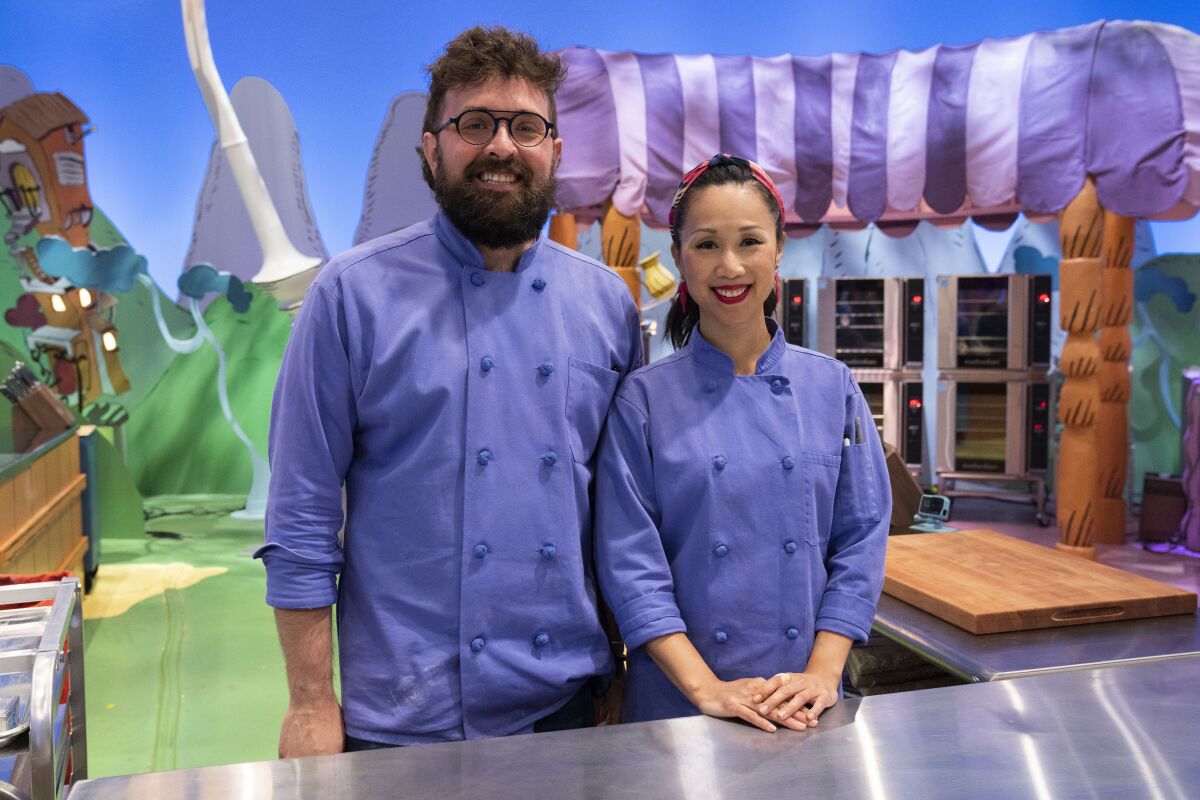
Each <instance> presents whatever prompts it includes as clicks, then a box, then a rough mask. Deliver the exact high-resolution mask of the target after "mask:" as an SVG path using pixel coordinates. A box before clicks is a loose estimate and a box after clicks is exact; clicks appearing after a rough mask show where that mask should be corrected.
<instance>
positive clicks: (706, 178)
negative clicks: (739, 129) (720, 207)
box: [663, 159, 784, 350]
mask: <svg viewBox="0 0 1200 800" xmlns="http://www.w3.org/2000/svg"><path fill="white" fill-rule="evenodd" d="M746 184H749V185H752V186H754V188H755V190H756V191H757V192H758V194H759V196H761V197H762V199H763V202H764V203H766V204H767V208H768V209H770V211H771V216H772V217H774V218H775V243H776V244H778V243H779V242H781V241H783V236H784V232H783V213H782V211H781V209H780V208H779V204H778V203H777V202H776V201H775V196H774V195H773V194H772V193H771V190H770V189H768V188H767V187H766V186H763V185H762V184H761V183H759V182H758V180H757V179H756V178H755V177H754V173H752V172H751V171H750V168H749V167H748V166H746V164H745V163H744V162H739V161H735V160H732V159H726V160H723V161H721V162H720V163H718V164H716V165H715V166H711V167H709V168H708V169H706V170H705V171H704V172H702V173H701V174H700V177H699V178H697V179H696V181H695V183H693V184H692V185H691V186H689V187H688V189H687V191H686V192H684V194H683V197H682V198H680V200H679V205H677V206H676V207H675V225H674V227H672V228H671V243H672V244H673V245H675V250H676V251H679V250H680V243H679V231H681V230H683V226H684V224H685V221H686V220H687V213H688V207H689V206H690V205H691V201H692V199H693V198H694V197H695V195H696V193H697V192H698V191H699V190H701V189H707V188H709V187H712V186H727V185H735V186H742V185H746ZM675 266H676V268H677V269H678V270H679V275H680V277H681V278H682V277H683V267H682V265H680V264H676V265H675ZM778 302H779V298H778V296H776V294H775V289H774V287H772V289H771V293H770V294H769V295H767V299H766V301H765V302H764V303H763V316H767V317H769V316H771V315H772V314H773V313H775V306H776V304H777V303H778ZM681 305H682V304H681V303H680V301H679V295H675V297H673V298H672V299H671V306H670V308H669V309H667V319H666V322H665V323H664V325H663V329H664V333H665V334H666V337H667V340H668V341H670V342H671V346H672V347H674V348H675V349H676V350H678V349H679V348H681V347H683V346H684V345H685V344H687V342H688V339H690V338H691V335H692V329H693V328H695V327H696V325H697V324H698V323H699V322H700V308H699V306H697V305H696V301H695V300H693V301H692V302H690V303H688V304H687V311H686V312H685V311H684V310H683V309H682V308H681Z"/></svg>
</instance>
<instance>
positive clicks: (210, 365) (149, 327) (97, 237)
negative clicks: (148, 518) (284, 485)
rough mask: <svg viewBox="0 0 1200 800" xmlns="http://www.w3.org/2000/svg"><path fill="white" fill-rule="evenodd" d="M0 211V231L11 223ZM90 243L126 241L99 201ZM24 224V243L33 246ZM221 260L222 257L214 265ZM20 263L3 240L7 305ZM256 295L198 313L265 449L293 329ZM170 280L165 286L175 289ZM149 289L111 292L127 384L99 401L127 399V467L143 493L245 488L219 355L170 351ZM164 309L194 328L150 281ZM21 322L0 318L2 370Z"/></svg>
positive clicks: (237, 408)
mask: <svg viewBox="0 0 1200 800" xmlns="http://www.w3.org/2000/svg"><path fill="white" fill-rule="evenodd" d="M9 226H10V223H9V219H8V216H7V215H6V214H0V238H2V237H3V235H4V234H5V233H6V232H7V230H8V229H9ZM91 234H92V243H93V244H94V245H95V246H96V247H97V248H101V249H105V248H109V247H114V246H116V245H119V244H128V242H127V241H126V239H125V237H124V236H122V235H121V232H120V231H119V230H118V229H117V227H116V226H115V225H114V224H113V223H112V221H111V220H109V219H108V218H107V217H106V216H105V215H104V214H103V213H101V212H100V211H99V210H97V211H96V212H95V214H94V216H93V219H92V226H91ZM38 238H39V237H38V235H37V234H36V233H30V234H29V235H28V236H26V237H25V239H24V240H22V242H21V243H22V244H25V245H29V246H33V245H34V244H36V241H37V239H38ZM218 266H219V265H218ZM19 274H20V271H19V267H18V265H17V263H16V261H15V260H14V259H13V257H12V256H11V255H10V254H9V252H8V248H7V247H0V310H2V309H7V308H11V307H12V306H13V305H15V303H16V299H17V297H19V296H20V295H21V294H22V289H21V285H20V282H19V280H18V278H19ZM246 288H247V289H248V290H249V291H250V292H251V294H252V296H253V298H254V299H253V300H252V302H251V304H250V308H249V310H248V311H247V312H246V313H245V314H238V313H237V312H235V311H234V310H233V308H232V306H230V304H229V302H228V301H227V300H225V299H224V298H220V299H218V300H215V301H214V302H212V303H211V304H210V305H209V306H208V308H207V309H206V310H205V312H204V318H205V320H206V321H207V322H208V325H209V327H210V328H211V329H212V331H213V334H214V335H215V336H216V337H217V339H218V340H219V341H220V342H221V343H222V346H223V347H224V348H225V353H226V358H227V363H228V369H229V376H228V386H229V397H230V403H231V405H232V408H233V412H234V415H235V416H236V418H237V420H238V422H239V424H240V425H241V426H242V429H243V430H245V431H246V433H247V435H248V436H250V438H251V440H252V441H253V442H254V443H255V445H256V446H257V447H258V448H259V450H260V452H261V453H262V454H263V455H265V454H266V449H267V424H268V420H269V418H270V407H271V393H272V391H273V390H274V386H275V379H276V376H277V375H278V373H279V364H280V361H281V360H282V358H283V349H284V346H285V345H286V343H287V338H288V335H289V333H290V331H291V317H290V316H288V315H287V314H286V313H285V312H282V311H280V310H279V309H278V307H277V306H276V305H275V304H274V302H272V300H271V298H269V297H267V296H265V295H263V294H262V293H261V292H259V291H258V290H257V289H256V288H254V287H253V286H247V287H246ZM173 290H174V287H170V291H172V292H173ZM150 291H151V290H149V289H147V288H146V287H145V286H144V285H142V284H141V283H135V284H134V287H133V290H132V291H130V292H115V293H114V294H113V296H114V297H115V298H116V299H117V306H116V308H115V310H114V312H113V318H112V319H113V322H114V323H115V324H116V326H117V332H118V343H119V346H120V356H121V364H122V366H123V367H124V369H125V372H126V374H127V375H128V376H129V381H130V383H131V385H132V388H131V389H130V391H128V392H126V393H125V394H123V395H120V396H118V397H111V396H104V397H102V398H101V401H103V402H109V403H116V404H119V405H122V406H124V407H125V408H126V409H127V410H128V412H129V422H128V423H127V425H126V429H125V431H126V442H127V450H128V455H127V458H128V468H129V470H130V473H131V475H132V478H133V482H134V483H135V484H136V485H137V488H138V490H139V491H140V492H141V493H142V495H147V496H148V495H158V494H245V493H246V492H247V491H248V490H249V487H250V477H251V467H250V460H249V457H248V455H247V453H246V449H245V447H244V446H243V445H242V443H241V441H240V440H239V439H238V438H237V437H236V436H235V435H234V433H233V430H232V429H231V428H230V427H229V424H228V423H227V422H226V420H225V417H224V415H223V414H222V413H221V408H220V403H219V401H218V398H217V388H216V380H217V356H216V353H215V352H214V350H213V348H212V347H210V346H208V345H205V346H203V347H202V348H201V349H200V350H198V351H197V352H195V353H190V354H187V355H180V354H177V353H175V352H174V351H173V350H171V349H170V347H168V346H167V344H166V342H164V341H163V338H162V335H161V334H160V333H159V330H158V325H157V323H156V321H155V317H154V308H153V303H152V297H151V294H150ZM154 291H156V292H157V293H158V296H159V300H160V304H161V307H162V312H163V318H164V320H165V321H166V323H167V327H168V329H169V330H170V331H171V333H172V335H173V336H175V337H176V338H188V337H191V336H192V335H193V334H194V333H195V324H194V323H193V321H192V318H191V314H190V313H189V312H188V311H186V310H184V309H183V308H180V307H179V306H177V305H175V302H174V301H173V300H172V299H171V298H170V296H169V295H168V294H167V293H166V292H164V291H163V290H162V289H161V288H159V287H157V286H156V287H155V288H154ZM25 333H26V331H25V329H21V328H13V327H11V326H9V325H7V324H5V323H4V322H3V321H0V370H3V373H7V372H8V370H9V369H10V368H11V367H12V365H13V363H14V362H15V361H18V360H20V361H26V362H28V361H29V360H30V359H29V353H28V351H27V348H26V346H25ZM9 425H10V421H9V414H8V413H7V410H5V411H4V413H0V434H5V435H7V429H8V427H9Z"/></svg>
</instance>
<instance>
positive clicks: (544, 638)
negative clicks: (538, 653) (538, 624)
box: [533, 631, 550, 647]
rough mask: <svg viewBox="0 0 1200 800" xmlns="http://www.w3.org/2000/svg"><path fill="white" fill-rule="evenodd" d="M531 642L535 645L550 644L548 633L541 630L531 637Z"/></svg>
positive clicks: (543, 645)
mask: <svg viewBox="0 0 1200 800" xmlns="http://www.w3.org/2000/svg"><path fill="white" fill-rule="evenodd" d="M533 644H534V646H535V647H545V646H546V645H548V644H550V634H548V633H546V632H545V631H542V632H541V633H539V634H538V635H537V636H534V637H533Z"/></svg>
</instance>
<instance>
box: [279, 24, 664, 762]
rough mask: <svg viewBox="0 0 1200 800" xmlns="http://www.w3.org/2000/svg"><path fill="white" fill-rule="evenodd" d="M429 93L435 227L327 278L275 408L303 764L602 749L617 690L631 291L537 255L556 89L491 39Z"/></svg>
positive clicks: (569, 256) (499, 31)
mask: <svg viewBox="0 0 1200 800" xmlns="http://www.w3.org/2000/svg"><path fill="white" fill-rule="evenodd" d="M429 72H430V87H429V101H428V108H427V111H426V115H425V128H424V130H425V133H424V135H423V140H422V143H421V146H420V147H419V148H418V150H419V153H420V156H421V158H422V165H423V169H424V172H425V179H426V181H428V182H429V184H430V186H431V187H432V188H433V190H434V194H435V196H436V198H437V202H438V205H439V206H440V209H441V210H440V211H439V213H438V214H437V215H436V216H434V217H433V219H431V220H428V221H426V222H423V223H420V224H418V225H414V226H413V227H411V228H407V229H405V230H402V231H398V232H396V233H393V234H389V235H387V236H384V237H381V238H379V239H377V240H374V241H372V242H367V243H365V244H363V245H360V246H359V247H356V248H354V249H352V250H350V251H348V252H346V253H343V254H342V255H340V256H338V257H337V258H335V259H333V260H332V261H330V262H329V264H328V265H327V266H326V267H325V268H324V269H323V270H322V271H321V274H320V275H319V276H318V277H317V279H316V281H315V282H314V283H313V285H312V287H311V288H310V289H309V291H308V295H307V297H306V299H305V302H304V306H303V308H302V309H301V311H300V314H299V317H298V318H297V320H296V326H295V330H294V331H293V333H292V338H291V341H290V342H289V343H288V348H287V353H286V354H285V356H284V361H283V366H282V368H281V370H280V374H279V382H278V384H277V386H276V391H275V399H274V404H273V409H272V417H271V437H270V447H271V473H272V476H271V494H270V502H269V506H268V510H267V527H266V539H267V541H266V544H265V545H264V546H263V547H262V548H260V549H259V551H258V553H257V554H256V555H258V556H259V557H261V558H262V559H263V561H264V563H265V564H266V570H267V602H268V603H269V604H270V605H272V606H274V607H275V609H276V612H275V616H276V622H277V625H278V628H279V636H280V641H281V643H282V645H283V651H284V657H285V660H286V663H287V673H288V689H289V696H290V702H289V706H288V711H287V715H286V716H285V718H284V722H283V729H282V732H281V735H280V744H279V751H280V755H281V756H285V757H290V756H300V755H312V754H318V753H330V752H340V751H341V750H342V749H343V748H344V747H345V748H347V749H366V748H371V747H378V746H389V745H407V744H419V743H423V742H443V741H453V740H458V739H474V738H481V737H487V736H499V735H505V734H510V733H518V732H528V731H539V730H555V729H561V728H567V727H579V726H582V725H587V724H591V721H592V707H593V700H592V691H593V684H594V682H595V681H594V679H596V678H597V677H603V676H607V675H609V674H611V672H612V670H613V660H612V656H611V654H610V650H609V644H608V638H607V636H606V635H605V633H604V631H603V629H602V627H601V624H600V621H599V619H598V614H597V606H598V603H597V599H596V591H595V587H594V582H593V577H592V563H591V550H592V548H591V532H592V509H591V499H590V496H591V486H592V476H593V452H594V450H595V446H596V441H597V439H598V437H599V435H600V431H601V427H602V425H603V422H604V418H605V415H606V413H607V411H608V408H609V405H610V403H611V400H612V396H613V393H614V391H615V389H616V386H617V383H618V381H619V379H620V377H621V375H622V374H624V373H625V372H627V371H629V370H630V369H632V368H634V367H636V366H637V365H638V364H640V362H641V344H640V334H639V330H638V318H637V311H636V309H635V307H634V305H633V301H632V298H631V297H630V296H629V292H628V290H627V289H626V288H625V285H624V283H623V282H622V281H621V279H620V278H618V277H617V276H616V275H615V274H614V273H613V272H611V271H610V270H608V269H606V268H605V267H603V266H601V265H600V264H597V263H595V262H593V261H591V260H589V259H587V258H584V257H582V256H581V255H579V254H578V253H575V252H573V251H570V250H566V249H564V248H561V247H559V246H558V245H556V244H554V243H552V242H549V241H547V240H545V239H542V238H540V231H541V228H542V226H543V225H544V224H545V222H546V218H547V216H548V214H549V212H550V209H551V207H552V205H553V201H554V191H555V179H554V174H555V169H556V168H557V166H558V162H559V158H560V156H561V153H562V144H563V143H562V140H561V139H560V138H558V135H557V129H556V127H555V106H554V92H555V89H556V88H557V87H558V85H559V83H560V82H561V80H562V77H563V68H562V66H561V64H560V62H559V60H558V58H557V57H556V56H554V55H552V54H547V53H543V52H541V51H540V50H539V49H538V47H537V44H536V43H535V42H534V41H533V40H532V39H531V38H530V37H528V36H524V35H521V34H515V33H512V32H510V31H508V30H506V29H504V28H499V27H497V28H479V27H477V28H473V29H471V30H469V31H466V32H464V33H462V34H461V35H459V36H458V37H457V38H456V39H455V40H454V41H452V42H451V43H450V44H449V45H448V46H447V47H446V51H445V53H444V54H443V55H442V56H441V57H440V58H439V59H438V60H437V61H436V62H435V63H434V64H433V65H432V66H431V67H430V68H429ZM343 488H344V494H345V515H344V522H345V532H344V536H343V537H342V538H340V539H339V529H341V528H342V525H343ZM339 576H340V577H339ZM335 603H336V605H337V621H338V624H337V632H338V645H339V656H340V666H341V685H342V693H341V703H340V704H339V702H338V699H337V697H336V696H335V693H334V688H333V678H332V634H331V624H330V618H331V606H332V605H333V604H335Z"/></svg>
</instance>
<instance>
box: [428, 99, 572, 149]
mask: <svg viewBox="0 0 1200 800" xmlns="http://www.w3.org/2000/svg"><path fill="white" fill-rule="evenodd" d="M497 113H501V114H508V115H509V116H507V117H498V116H496V114H495V113H493V112H491V111H488V110H486V109H482V108H470V109H467V110H466V111H464V112H463V113H461V114H459V115H458V116H457V117H451V118H450V119H448V120H446V121H445V122H443V123H442V124H441V125H440V126H438V128H437V129H436V130H434V131H433V133H435V134H436V133H441V132H442V131H443V130H445V129H446V128H448V127H450V126H451V125H453V126H454V129H455V130H456V131H458V135H459V136H461V137H462V139H463V141H464V142H466V143H467V144H473V145H475V146H477V147H480V146H483V145H485V144H487V143H488V142H490V141H491V140H492V137H493V136H495V135H496V131H497V130H499V128H500V123H501V122H503V123H506V124H507V125H508V135H509V137H511V138H512V140H513V141H514V142H516V143H517V144H519V145H521V146H522V147H537V146H538V145H539V144H541V143H542V142H543V141H545V139H546V137H547V136H549V135H550V134H551V133H553V132H554V123H553V122H551V121H550V120H548V119H546V118H545V117H543V116H542V115H541V114H534V113H533V112H532V111H519V112H518V111H501V112H497Z"/></svg>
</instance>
